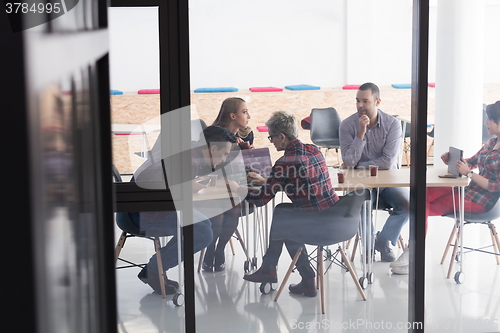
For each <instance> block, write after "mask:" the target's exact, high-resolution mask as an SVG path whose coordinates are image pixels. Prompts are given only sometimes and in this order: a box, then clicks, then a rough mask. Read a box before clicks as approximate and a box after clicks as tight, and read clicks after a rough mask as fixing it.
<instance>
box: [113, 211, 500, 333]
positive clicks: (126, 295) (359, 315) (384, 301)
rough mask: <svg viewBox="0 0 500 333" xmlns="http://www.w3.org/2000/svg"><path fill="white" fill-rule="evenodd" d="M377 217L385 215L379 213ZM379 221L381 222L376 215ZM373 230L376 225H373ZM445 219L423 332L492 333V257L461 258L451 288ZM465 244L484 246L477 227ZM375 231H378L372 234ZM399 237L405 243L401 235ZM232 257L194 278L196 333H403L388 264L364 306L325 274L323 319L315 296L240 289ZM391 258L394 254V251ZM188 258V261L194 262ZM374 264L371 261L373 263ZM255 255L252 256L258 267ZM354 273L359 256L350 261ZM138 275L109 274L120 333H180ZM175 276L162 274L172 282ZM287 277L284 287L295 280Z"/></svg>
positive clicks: (495, 303)
mask: <svg viewBox="0 0 500 333" xmlns="http://www.w3.org/2000/svg"><path fill="white" fill-rule="evenodd" d="M384 214H385V213H384ZM379 220H380V221H383V220H385V216H383V215H382V214H380V215H379ZM380 224H381V223H380ZM451 227H452V221H451V220H450V219H445V218H440V217H434V218H430V219H429V230H428V234H427V256H426V258H427V263H426V276H427V278H426V332H436V333H438V332H439V333H441V332H499V331H500V330H499V327H498V326H499V325H500V322H499V321H500V320H499V318H500V278H499V275H500V274H499V270H500V266H497V264H496V262H495V260H494V258H493V256H491V255H487V254H481V253H468V254H466V255H465V261H464V272H465V276H466V279H465V282H464V283H463V284H461V285H457V284H456V283H455V282H454V281H453V278H452V279H446V278H445V277H446V272H447V267H448V266H447V264H448V262H449V260H447V263H446V264H445V265H440V264H439V261H440V260H441V256H442V252H443V249H444V246H445V243H446V240H447V239H448V236H449V232H450V231H451ZM466 228H467V229H465V230H466V236H465V237H466V238H465V242H468V243H467V244H468V245H471V246H478V244H480V243H487V244H489V242H490V237H489V234H488V230H487V228H486V227H484V226H467V227H466ZM379 229H380V228H379ZM402 235H403V236H404V237H405V238H407V235H408V230H407V228H405V229H404V230H403V233H402ZM234 245H235V249H236V255H234V256H233V255H232V254H231V251H230V248H229V246H228V247H227V248H226V264H227V269H226V271H225V272H218V273H205V272H201V273H197V274H196V287H195V288H196V328H197V332H207V333H208V332H218V333H223V332H249V333H250V332H251V333H258V332H406V331H407V330H406V329H404V328H401V326H400V325H407V311H408V304H407V302H408V301H407V300H408V277H407V276H401V275H392V274H391V273H390V269H389V264H388V263H383V262H376V263H375V264H374V268H373V270H374V272H375V282H374V284H372V285H369V286H368V288H367V289H366V290H365V293H366V295H367V297H368V300H367V301H366V302H365V301H363V300H362V299H361V297H360V295H359V293H358V292H357V290H356V288H355V286H354V284H353V281H352V280H351V277H350V276H349V274H348V273H345V271H342V270H341V269H340V268H338V267H333V268H332V269H331V270H330V271H329V272H328V273H327V274H326V278H325V283H326V295H327V302H326V307H327V311H326V314H324V315H323V314H321V311H320V302H319V299H320V298H319V296H318V297H316V298H308V297H305V296H302V297H301V296H297V295H292V294H289V293H288V291H287V290H286V289H285V291H284V292H283V294H282V295H281V297H280V299H279V300H278V302H274V301H273V295H274V294H270V295H262V294H261V293H260V291H259V285H258V284H254V283H249V282H246V281H244V280H243V279H242V277H243V275H244V271H243V262H244V260H245V259H244V255H243V251H242V250H241V247H240V246H239V245H238V243H237V242H234ZM152 248H153V246H152V244H151V242H149V241H144V240H130V241H129V242H128V243H127V244H126V246H125V249H124V251H123V256H125V257H127V258H132V259H134V260H138V261H143V262H146V261H147V260H148V258H149V256H150V255H151V253H152ZM395 251H396V254H399V253H400V252H401V251H400V250H399V249H397V248H396V249H395ZM198 256H199V255H198V254H196V255H195V261H196V262H197V260H198ZM377 259H378V257H377ZM260 262H261V254H260V253H259V264H260ZM289 263H290V258H289V256H288V254H287V253H286V251H284V252H283V255H282V257H281V260H280V266H279V272H278V276H279V277H283V276H284V272H285V271H286V268H287V267H288V264H289ZM354 265H355V267H356V272H357V274H360V273H361V265H360V260H359V255H358V256H357V257H356V259H355V261H354ZM138 272H139V270H138V269H135V268H128V269H121V270H118V271H117V285H118V306H119V321H118V327H119V331H120V332H130V333H133V332H141V333H146V332H183V331H184V307H176V306H174V304H173V303H172V300H171V296H167V300H166V301H165V300H163V299H162V298H161V296H160V295H157V294H154V293H151V289H150V288H149V287H148V286H147V285H144V284H143V283H141V282H140V281H139V280H138V279H137V277H136V275H137V273H138ZM177 274H178V273H177V269H173V270H172V271H169V272H168V275H169V278H170V279H177ZM299 279H300V278H299V276H298V274H297V273H294V274H292V276H291V279H290V282H291V283H296V282H297V281H298V280H299Z"/></svg>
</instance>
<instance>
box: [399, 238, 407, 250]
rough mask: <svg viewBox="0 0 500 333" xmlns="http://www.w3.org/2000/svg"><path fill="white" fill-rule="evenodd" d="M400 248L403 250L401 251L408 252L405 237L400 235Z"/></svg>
mask: <svg viewBox="0 0 500 333" xmlns="http://www.w3.org/2000/svg"><path fill="white" fill-rule="evenodd" d="M398 246H399V247H400V248H401V250H403V251H404V250H406V245H405V241H404V240H403V236H401V235H399V237H398Z"/></svg>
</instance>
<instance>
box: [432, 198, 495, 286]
mask: <svg viewBox="0 0 500 333" xmlns="http://www.w3.org/2000/svg"><path fill="white" fill-rule="evenodd" d="M443 216H445V217H450V218H453V219H455V225H454V226H453V229H452V230H451V234H450V237H449V239H448V243H447V244H446V248H445V250H444V253H443V257H442V258H441V264H443V263H444V261H445V259H446V255H447V254H448V250H449V249H450V247H453V251H452V254H451V259H450V266H449V268H448V274H447V276H446V278H448V279H449V278H450V276H451V272H452V270H453V264H454V262H455V261H457V262H458V263H459V264H460V270H459V271H458V272H456V273H455V276H454V279H455V282H456V283H459V284H460V283H463V281H464V279H465V275H464V273H463V271H462V262H463V261H462V259H463V254H464V250H467V252H470V251H478V252H481V253H487V254H493V255H494V256H495V260H496V263H497V265H500V240H499V237H498V233H497V231H496V228H495V225H494V224H493V222H492V221H494V220H496V219H498V218H500V200H497V202H496V203H495V205H494V206H493V208H491V209H490V210H489V211H487V212H485V213H481V214H471V213H465V214H464V226H466V225H469V224H479V225H486V226H488V228H489V232H490V236H491V243H492V245H488V246H485V247H481V248H471V247H466V246H462V248H460V243H461V240H460V238H461V237H462V234H463V230H460V220H459V216H458V215H456V214H455V213H450V214H446V215H443ZM490 246H491V247H493V251H486V250H484V249H485V248H488V247H490Z"/></svg>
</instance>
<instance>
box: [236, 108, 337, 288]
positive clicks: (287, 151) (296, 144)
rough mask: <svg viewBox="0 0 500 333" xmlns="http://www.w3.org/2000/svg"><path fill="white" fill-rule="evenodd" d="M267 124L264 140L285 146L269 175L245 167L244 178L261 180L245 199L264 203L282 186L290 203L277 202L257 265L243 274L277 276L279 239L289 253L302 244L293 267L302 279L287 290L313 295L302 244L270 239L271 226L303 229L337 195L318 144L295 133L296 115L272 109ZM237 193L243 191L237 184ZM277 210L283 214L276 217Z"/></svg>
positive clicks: (268, 279) (312, 278)
mask: <svg viewBox="0 0 500 333" xmlns="http://www.w3.org/2000/svg"><path fill="white" fill-rule="evenodd" d="M266 126H267V127H268V128H269V137H268V138H269V141H271V143H273V144H274V146H275V147H276V150H277V151H284V155H283V156H282V157H281V158H279V159H278V160H277V161H276V163H275V165H274V166H273V168H272V171H271V175H270V177H269V178H267V179H265V178H263V177H262V176H260V175H258V174H256V173H254V172H250V173H249V174H248V178H249V179H250V180H252V181H253V182H254V183H257V184H261V185H263V186H262V188H260V189H259V190H249V191H248V193H246V196H245V200H247V201H248V202H250V203H253V204H255V205H256V206H263V205H265V204H266V203H267V202H269V201H270V200H271V199H272V198H274V196H275V195H276V193H277V192H279V191H284V192H285V193H286V195H287V196H288V197H289V198H290V200H291V201H292V203H282V204H279V205H277V206H276V208H275V211H274V218H273V222H272V227H271V233H270V237H269V248H268V249H267V251H266V253H265V255H264V258H263V262H262V266H261V267H260V268H259V269H258V270H257V271H256V272H254V273H253V274H249V275H245V276H244V279H245V280H247V281H251V282H261V283H263V282H270V283H276V282H277V281H278V278H277V271H276V266H277V264H278V260H279V257H280V255H281V251H282V249H283V244H285V245H286V248H287V250H288V253H289V254H290V256H291V257H293V256H294V255H295V253H296V252H297V250H298V248H299V247H301V246H302V247H303V250H302V253H301V254H300V258H299V260H298V262H297V265H296V267H297V270H298V271H299V273H300V275H301V277H302V280H301V282H300V283H298V284H292V285H290V286H289V289H290V292H292V293H294V294H304V295H306V296H310V297H314V296H316V293H317V291H316V279H315V273H314V270H313V269H312V267H311V265H310V263H309V261H308V258H307V251H306V249H305V247H304V244H300V243H298V242H294V241H290V240H287V239H282V240H275V239H273V228H276V227H278V226H279V228H290V229H291V230H293V231H294V232H297V233H300V232H304V231H307V228H308V222H309V221H312V220H314V219H315V218H317V214H315V213H320V212H323V211H326V210H328V209H329V208H331V207H333V206H334V205H335V203H336V202H337V201H338V200H339V197H338V196H337V194H336V193H335V190H334V189H333V188H332V184H331V181H330V176H329V173H328V169H327V167H326V163H325V160H324V158H323V155H322V154H321V152H320V150H319V149H318V147H316V146H315V145H311V144H305V143H302V142H301V141H300V140H299V139H298V138H297V137H298V123H297V119H296V118H295V116H294V115H293V114H292V113H291V112H289V111H277V112H274V113H273V114H272V115H271V118H270V119H269V120H268V121H267V122H266ZM237 191H238V194H240V195H241V194H242V192H243V194H244V193H245V192H246V191H244V190H243V189H242V188H238V189H237ZM281 211H287V212H286V213H285V216H286V218H283V219H278V220H276V216H278V215H281V216H283V214H279V213H280V212H281Z"/></svg>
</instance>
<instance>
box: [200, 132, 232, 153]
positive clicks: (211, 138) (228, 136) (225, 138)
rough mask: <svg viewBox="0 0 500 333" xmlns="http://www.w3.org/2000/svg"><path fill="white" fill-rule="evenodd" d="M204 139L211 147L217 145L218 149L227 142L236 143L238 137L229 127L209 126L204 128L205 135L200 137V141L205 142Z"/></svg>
mask: <svg viewBox="0 0 500 333" xmlns="http://www.w3.org/2000/svg"><path fill="white" fill-rule="evenodd" d="M203 141H205V142H206V143H207V146H208V147H209V148H210V146H211V145H215V146H216V147H217V148H218V149H222V148H224V146H225V145H226V143H227V142H230V143H235V142H236V137H235V136H234V134H233V133H231V132H229V130H228V129H227V128H224V127H220V126H208V127H207V128H205V129H204V130H203V135H202V136H201V137H200V141H199V142H200V143H203Z"/></svg>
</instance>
